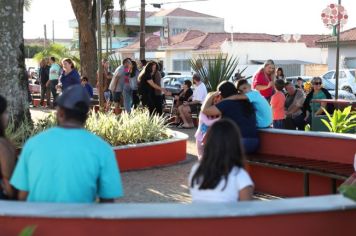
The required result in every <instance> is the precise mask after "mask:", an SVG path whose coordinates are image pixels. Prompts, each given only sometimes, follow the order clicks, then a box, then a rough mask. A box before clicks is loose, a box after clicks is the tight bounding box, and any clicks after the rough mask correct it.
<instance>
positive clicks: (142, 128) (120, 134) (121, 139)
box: [85, 109, 171, 146]
mask: <svg viewBox="0 0 356 236" xmlns="http://www.w3.org/2000/svg"><path fill="white" fill-rule="evenodd" d="M85 128H86V129H88V130H89V131H91V132H93V133H94V134H96V135H98V136H100V137H102V138H103V139H105V140H106V141H107V142H109V143H110V144H111V145H112V146H120V145H127V144H135V143H146V142H153V141H159V140H163V139H167V138H169V137H170V136H171V135H170V133H169V130H168V128H167V125H166V119H165V118H164V117H162V116H157V115H154V116H150V115H149V112H148V110H147V109H135V110H132V111H131V113H130V114H129V113H126V112H123V113H122V114H121V115H120V116H116V115H115V114H113V113H101V112H99V113H91V114H90V116H89V118H88V120H87V122H86V125H85Z"/></svg>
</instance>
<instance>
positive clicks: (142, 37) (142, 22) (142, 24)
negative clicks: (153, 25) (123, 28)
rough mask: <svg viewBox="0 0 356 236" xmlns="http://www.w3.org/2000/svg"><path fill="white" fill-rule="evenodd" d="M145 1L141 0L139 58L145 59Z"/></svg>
mask: <svg viewBox="0 0 356 236" xmlns="http://www.w3.org/2000/svg"><path fill="white" fill-rule="evenodd" d="M145 7H146V3H145V0H141V20H140V60H144V59H145V57H146V56H145V37H146V32H145V18H146V14H145V12H146V10H145Z"/></svg>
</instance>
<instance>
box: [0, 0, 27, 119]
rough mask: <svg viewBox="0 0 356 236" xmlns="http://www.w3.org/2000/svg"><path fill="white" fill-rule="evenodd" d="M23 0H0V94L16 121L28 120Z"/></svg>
mask: <svg viewBox="0 0 356 236" xmlns="http://www.w3.org/2000/svg"><path fill="white" fill-rule="evenodd" d="M23 7H24V0H1V1H0V52H1V53H0V65H1V66H0V94H1V95H3V96H4V97H5V98H6V99H7V101H8V111H9V113H10V117H12V118H13V119H14V121H15V122H16V124H19V123H21V122H22V121H24V120H25V119H28V120H29V121H30V118H31V115H30V110H29V100H28V98H29V91H28V78H27V73H26V67H25V54H24V39H23Z"/></svg>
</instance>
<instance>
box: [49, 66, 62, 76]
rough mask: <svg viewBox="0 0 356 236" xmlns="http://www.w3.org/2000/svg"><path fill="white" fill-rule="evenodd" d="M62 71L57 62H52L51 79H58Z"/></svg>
mask: <svg viewBox="0 0 356 236" xmlns="http://www.w3.org/2000/svg"><path fill="white" fill-rule="evenodd" d="M60 73H61V67H60V66H59V65H58V64H56V63H54V64H52V65H51V68H50V69H49V80H58V78H59V76H60Z"/></svg>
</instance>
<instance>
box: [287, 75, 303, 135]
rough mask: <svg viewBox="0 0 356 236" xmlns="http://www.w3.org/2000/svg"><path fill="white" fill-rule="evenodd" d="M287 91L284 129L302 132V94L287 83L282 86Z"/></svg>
mask: <svg viewBox="0 0 356 236" xmlns="http://www.w3.org/2000/svg"><path fill="white" fill-rule="evenodd" d="M284 88H285V89H286V91H287V93H288V94H287V96H286V101H285V103H284V108H285V110H286V120H285V128H286V129H291V130H295V129H298V130H304V126H305V121H304V114H303V104H304V100H305V98H304V93H303V92H302V90H300V89H296V88H295V86H293V84H291V83H290V82H287V83H286V84H285V86H284Z"/></svg>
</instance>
